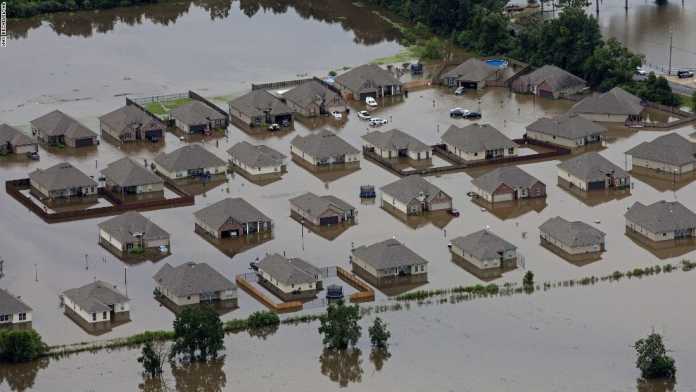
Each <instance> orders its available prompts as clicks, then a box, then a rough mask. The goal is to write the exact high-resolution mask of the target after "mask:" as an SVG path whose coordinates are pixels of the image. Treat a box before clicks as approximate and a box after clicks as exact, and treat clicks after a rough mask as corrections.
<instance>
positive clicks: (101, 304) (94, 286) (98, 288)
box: [63, 280, 129, 313]
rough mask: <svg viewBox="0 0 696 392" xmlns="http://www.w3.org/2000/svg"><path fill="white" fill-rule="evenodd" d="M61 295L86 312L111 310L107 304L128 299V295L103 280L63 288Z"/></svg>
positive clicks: (118, 302)
mask: <svg viewBox="0 0 696 392" xmlns="http://www.w3.org/2000/svg"><path fill="white" fill-rule="evenodd" d="M63 296H64V297H66V298H69V299H70V300H71V301H72V302H74V303H75V304H76V305H77V306H79V307H80V308H82V309H83V310H84V311H86V312H88V313H98V312H108V311H110V310H111V309H110V308H109V305H115V304H120V303H124V302H128V301H129V299H128V297H126V296H125V295H123V294H121V292H119V291H118V290H117V289H116V286H114V285H112V284H111V283H108V282H104V281H103V280H98V281H96V282H93V283H90V284H87V285H84V286H82V287H78V288H76V289H70V290H65V291H64V292H63Z"/></svg>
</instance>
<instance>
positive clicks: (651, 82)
mask: <svg viewBox="0 0 696 392" xmlns="http://www.w3.org/2000/svg"><path fill="white" fill-rule="evenodd" d="M624 87H625V89H626V90H627V91H629V92H630V93H632V94H635V95H637V96H639V97H641V98H642V99H644V100H646V101H650V102H656V103H659V104H662V105H667V106H678V105H679V104H680V101H679V98H678V97H677V96H676V95H674V93H672V87H670V85H669V82H668V81H667V79H665V78H664V77H662V76H655V74H654V73H652V72H651V73H650V74H649V75H648V77H647V79H645V80H641V81H638V82H632V83H629V84H627V85H626V86H624Z"/></svg>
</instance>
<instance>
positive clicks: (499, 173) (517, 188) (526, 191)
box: [471, 166, 546, 203]
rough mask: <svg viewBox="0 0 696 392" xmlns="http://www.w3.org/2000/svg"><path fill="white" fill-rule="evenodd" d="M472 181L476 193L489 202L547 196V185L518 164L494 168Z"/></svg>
mask: <svg viewBox="0 0 696 392" xmlns="http://www.w3.org/2000/svg"><path fill="white" fill-rule="evenodd" d="M471 183H472V184H473V185H474V193H476V194H477V195H478V196H479V197H481V198H482V199H484V200H485V201H487V202H489V203H498V202H503V201H511V200H518V199H528V198H536V197H546V185H545V184H544V183H543V182H541V181H539V180H538V179H537V178H536V177H534V176H532V175H530V174H528V173H527V172H525V171H524V170H522V169H520V168H519V167H517V166H504V167H500V168H497V169H494V170H492V171H490V172H488V173H486V174H483V175H481V176H479V177H476V178H475V179H473V180H472V181H471Z"/></svg>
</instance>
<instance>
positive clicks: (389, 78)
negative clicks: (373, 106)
mask: <svg viewBox="0 0 696 392" xmlns="http://www.w3.org/2000/svg"><path fill="white" fill-rule="evenodd" d="M335 83H336V86H337V87H338V88H339V89H340V90H341V92H342V93H343V96H344V97H350V98H352V99H355V100H359V101H363V100H365V98H367V97H373V98H381V97H386V96H392V95H401V94H402V93H403V91H402V86H403V84H402V83H401V82H400V81H399V79H398V78H397V77H396V76H394V75H393V74H392V73H391V72H389V71H387V70H385V69H383V68H381V67H380V66H379V65H376V64H363V65H360V66H357V67H355V68H351V69H350V70H348V71H346V72H344V73H342V74H340V75H338V76H336V82H335Z"/></svg>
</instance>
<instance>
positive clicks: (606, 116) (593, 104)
mask: <svg viewBox="0 0 696 392" xmlns="http://www.w3.org/2000/svg"><path fill="white" fill-rule="evenodd" d="M570 112H571V113H576V114H579V115H581V116H583V117H585V118H587V119H589V120H592V121H599V122H608V123H621V124H630V123H635V122H640V121H641V120H642V119H643V113H644V112H645V106H643V102H642V100H641V99H640V98H639V97H636V96H635V95H633V94H631V93H629V92H627V91H626V90H624V89H622V88H621V87H614V88H613V89H611V90H609V91H607V92H606V93H603V94H599V95H593V96H590V97H587V98H585V99H583V100H582V101H580V102H578V103H576V104H575V105H573V107H572V108H570Z"/></svg>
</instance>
